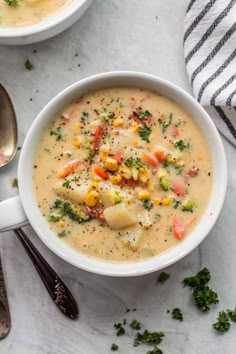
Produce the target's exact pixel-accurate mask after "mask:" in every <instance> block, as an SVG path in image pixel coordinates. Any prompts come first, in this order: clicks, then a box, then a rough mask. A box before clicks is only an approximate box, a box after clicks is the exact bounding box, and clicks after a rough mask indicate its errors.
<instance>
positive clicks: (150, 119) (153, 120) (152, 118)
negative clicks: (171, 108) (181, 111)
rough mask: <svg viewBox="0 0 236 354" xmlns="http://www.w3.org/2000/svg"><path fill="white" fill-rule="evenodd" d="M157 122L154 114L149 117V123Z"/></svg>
mask: <svg viewBox="0 0 236 354" xmlns="http://www.w3.org/2000/svg"><path fill="white" fill-rule="evenodd" d="M155 122H156V119H155V118H154V117H153V116H149V117H147V125H152V124H154V123H155Z"/></svg>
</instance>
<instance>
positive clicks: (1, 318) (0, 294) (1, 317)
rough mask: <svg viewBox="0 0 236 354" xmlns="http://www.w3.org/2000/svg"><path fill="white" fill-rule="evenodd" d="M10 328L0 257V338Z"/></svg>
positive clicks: (6, 333) (3, 336) (4, 335)
mask: <svg viewBox="0 0 236 354" xmlns="http://www.w3.org/2000/svg"><path fill="white" fill-rule="evenodd" d="M10 328H11V317H10V310H9V305H8V300H7V291H6V286H5V281H4V276H3V270H2V262H1V257H0V339H3V338H5V337H6V336H7V335H8V333H9V332H10Z"/></svg>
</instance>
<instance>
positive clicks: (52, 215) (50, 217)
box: [48, 214, 61, 222]
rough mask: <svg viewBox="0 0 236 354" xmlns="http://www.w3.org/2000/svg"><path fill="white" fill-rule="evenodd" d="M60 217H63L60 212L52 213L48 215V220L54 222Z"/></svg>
mask: <svg viewBox="0 0 236 354" xmlns="http://www.w3.org/2000/svg"><path fill="white" fill-rule="evenodd" d="M60 219H61V215H58V214H50V215H49V217H48V220H49V221H52V222H57V221H59V220H60Z"/></svg>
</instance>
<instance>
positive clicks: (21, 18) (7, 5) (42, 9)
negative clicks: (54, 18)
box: [0, 0, 71, 27]
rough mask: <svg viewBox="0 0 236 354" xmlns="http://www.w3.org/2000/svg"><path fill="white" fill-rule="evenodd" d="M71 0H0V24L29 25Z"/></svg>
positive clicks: (6, 25) (5, 25)
mask: <svg viewBox="0 0 236 354" xmlns="http://www.w3.org/2000/svg"><path fill="white" fill-rule="evenodd" d="M69 2H71V0H0V26H4V27H15V26H29V25H33V24H35V23H37V22H40V21H41V20H42V19H44V18H45V17H47V16H48V15H51V14H52V13H54V12H56V11H58V10H61V9H62V8H63V7H64V6H65V5H67V4H68V3H69Z"/></svg>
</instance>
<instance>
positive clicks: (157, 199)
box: [152, 197, 161, 205]
mask: <svg viewBox="0 0 236 354" xmlns="http://www.w3.org/2000/svg"><path fill="white" fill-rule="evenodd" d="M152 201H153V203H154V204H155V205H160V203H161V200H160V199H159V198H157V197H155V198H153V199H152Z"/></svg>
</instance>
